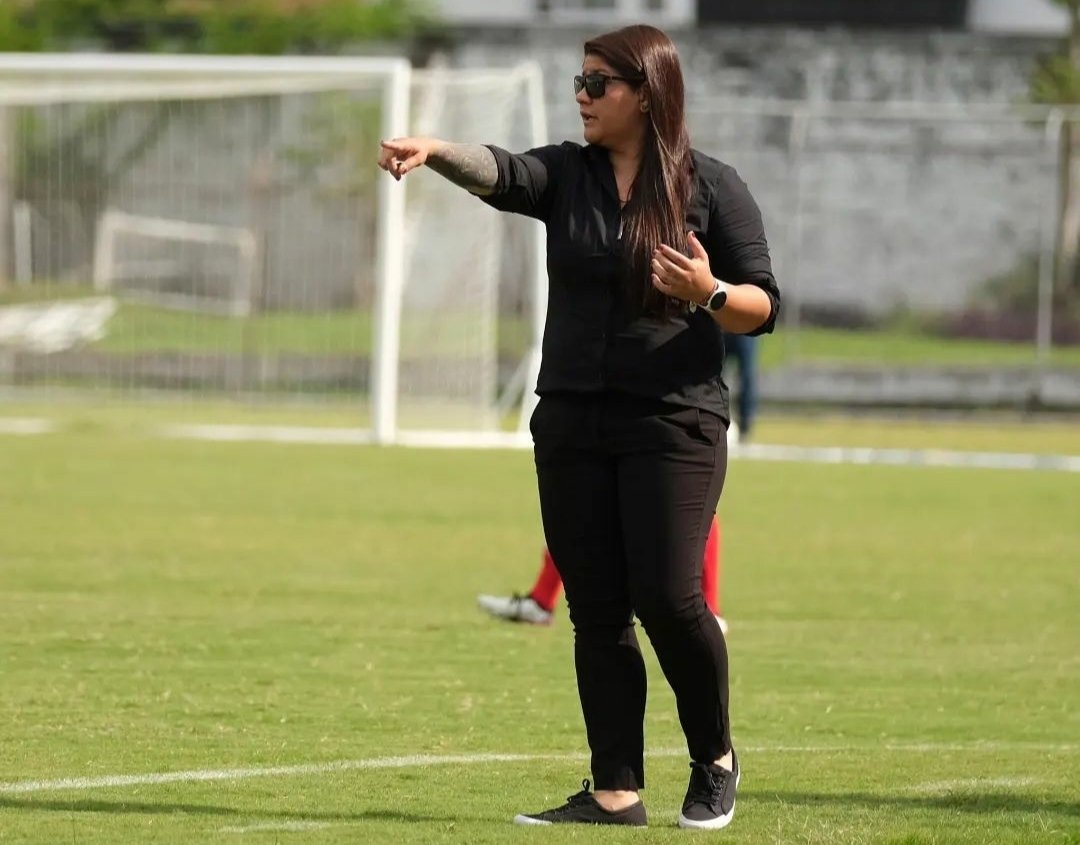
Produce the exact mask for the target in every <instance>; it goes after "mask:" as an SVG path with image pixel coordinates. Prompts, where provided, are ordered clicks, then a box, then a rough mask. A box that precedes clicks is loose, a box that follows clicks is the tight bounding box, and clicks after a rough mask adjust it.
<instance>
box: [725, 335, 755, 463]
mask: <svg viewBox="0 0 1080 845" xmlns="http://www.w3.org/2000/svg"><path fill="white" fill-rule="evenodd" d="M724 353H725V360H727V361H730V360H734V361H735V363H736V364H737V365H738V367H739V382H738V388H737V389H736V391H735V419H734V420H733V422H732V425H731V427H730V428H729V429H728V443H729V444H737V443H740V442H742V441H743V440H746V439H748V438H749V437H750V430H751V428H753V425H754V418H755V417H756V416H757V403H758V386H757V379H758V339H757V338H756V337H752V336H750V335H745V334H735V333H734V332H724ZM725 376H726V380H727V381H728V382H729V383H730V381H731V377H730V376H727V374H725Z"/></svg>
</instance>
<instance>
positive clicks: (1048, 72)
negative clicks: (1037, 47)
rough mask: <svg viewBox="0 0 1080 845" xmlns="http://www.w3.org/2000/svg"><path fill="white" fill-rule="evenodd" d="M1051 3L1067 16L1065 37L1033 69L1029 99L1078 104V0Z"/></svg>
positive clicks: (1079, 17)
mask: <svg viewBox="0 0 1080 845" xmlns="http://www.w3.org/2000/svg"><path fill="white" fill-rule="evenodd" d="M1052 2H1053V3H1055V4H1056V5H1058V6H1061V7H1063V8H1064V9H1065V10H1066V11H1067V12H1068V13H1069V20H1070V24H1071V25H1070V31H1069V37H1068V40H1067V41H1066V42H1065V44H1064V47H1063V49H1062V50H1060V51H1059V52H1057V53H1054V54H1052V55H1050V56H1047V57H1046V58H1044V59H1043V60H1042V61H1041V62H1040V63H1039V65H1038V66H1037V67H1036V69H1035V73H1034V75H1033V76H1032V79H1031V97H1032V99H1033V100H1034V101H1035V102H1036V103H1048V104H1069V105H1072V104H1080V0H1052Z"/></svg>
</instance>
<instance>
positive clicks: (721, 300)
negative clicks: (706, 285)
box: [698, 279, 727, 312]
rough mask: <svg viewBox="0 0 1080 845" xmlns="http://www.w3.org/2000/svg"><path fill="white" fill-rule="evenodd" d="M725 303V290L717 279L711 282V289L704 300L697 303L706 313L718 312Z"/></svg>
mask: <svg viewBox="0 0 1080 845" xmlns="http://www.w3.org/2000/svg"><path fill="white" fill-rule="evenodd" d="M726 303H727V288H725V287H724V284H723V282H721V281H720V280H719V279H714V280H713V289H712V293H710V294H709V295H708V296H707V297H705V299H703V300H702V301H701V302H699V303H698V305H699V306H700V307H702V308H704V309H705V310H706V311H710V312H711V311H719V310H720V309H721V308H723V307H724V305H725V304H726Z"/></svg>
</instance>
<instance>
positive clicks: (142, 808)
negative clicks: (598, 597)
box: [0, 798, 489, 823]
mask: <svg viewBox="0 0 1080 845" xmlns="http://www.w3.org/2000/svg"><path fill="white" fill-rule="evenodd" d="M0 809H7V810H25V811H29V812H47V813H48V812H53V813H131V814H136V815H151V816H153V815H175V814H179V813H187V814H190V815H193V816H222V817H230V818H240V819H254V820H259V821H261V820H265V819H286V820H288V821H294V822H295V821H303V822H365V821H367V822H370V821H387V822H416V823H422V822H445V823H451V822H461V821H489V819H481V818H479V817H474V818H470V817H464V816H461V815H455V816H436V815H426V814H424V813H410V812H404V811H401V810H389V809H384V808H371V809H366V810H357V811H356V812H350V813H333V812H330V813H320V812H305V811H303V810H288V811H286V810H281V811H274V810H265V809H262V808H259V809H257V810H249V809H243V808H240V807H218V806H214V805H212V804H179V803H178V804H169V803H149V802H146V801H100V800H91V799H80V800H71V801H63V800H44V801H43V800H41V799H39V798H0Z"/></svg>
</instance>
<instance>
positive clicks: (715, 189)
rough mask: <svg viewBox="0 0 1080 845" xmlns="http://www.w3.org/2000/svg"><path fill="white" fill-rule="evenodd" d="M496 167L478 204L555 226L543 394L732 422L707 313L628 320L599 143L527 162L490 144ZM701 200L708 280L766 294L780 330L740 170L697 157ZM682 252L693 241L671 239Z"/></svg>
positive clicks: (552, 149) (768, 325) (609, 180)
mask: <svg viewBox="0 0 1080 845" xmlns="http://www.w3.org/2000/svg"><path fill="white" fill-rule="evenodd" d="M490 149H491V151H492V152H493V153H494V154H495V159H496V161H497V162H498V165H499V179H498V183H497V184H496V186H495V189H494V192H493V193H492V194H489V195H487V196H483V197H481V199H482V200H483V201H484V202H486V203H487V204H488V205H490V206H492V207H494V208H497V209H499V210H501V211H513V212H516V213H518V214H524V215H527V216H529V217H534V218H536V219H537V220H541V221H543V222H544V223H545V225H546V226H547V269H548V279H549V291H548V306H547V323H546V326H545V329H544V343H543V356H542V360H541V365H540V376H539V379H538V381H537V386H536V392H537V393H538V394H540V395H541V396H543V395H545V394H549V393H566V392H571V393H594V392H599V391H615V392H619V393H629V394H633V395H636V396H646V397H650V398H655V399H661V400H664V401H666V402H671V403H673V404H677V405H684V406H690V407H697V408H702V409H704V410H706V411H710V412H713V413H716V414H719V415H720V416H722V417H723V418H724V419H725V420H727V419H729V412H728V390H727V387H726V385H725V384H724V382H723V380H722V378H721V371H722V369H723V365H724V342H723V336H722V332H721V330H720V327H719V326H718V325H717V324H716V322H715V321H714V320H713V318H712V317H711V316H710V315H709V313H708V312H706V311H704V310H703V309H697V310H696V311H694V312H689V313H684V314H678V315H675V316H670V317H653V316H642V315H635V314H631V313H629V309H628V308H627V305H626V297H625V295H624V294H623V287H622V285H623V282H622V278H623V275H622V269H623V261H624V259H623V258H622V250H621V241H620V234H621V233H620V220H619V214H620V212H619V195H618V189H617V187H616V183H615V172H614V170H613V169H612V166H611V161H610V159H609V158H608V153H607V150H605V149H604V148H602V147H596V146H592V145H589V146H586V147H582V146H581V145H580V144H575V143H572V142H569V141H567V142H564V143H562V144H559V145H554V146H547V147H539V148H537V149H534V150H529V151H528V152H526V153H522V154H520V155H514V154H511V153H508V152H507V151H506V150H503V149H500V148H499V147H494V146H493V147H490ZM692 160H693V168H694V180H693V193H692V196H691V199H690V203H689V205H688V206H687V211H686V229H687V231H690V230H693V231H694V232H695V233H697V235H698V239H699V240H700V241H701V244H702V246H704V247H705V251H706V252H707V253H708V255H709V264H710V267H711V269H712V273H713V275H714V276H716V277H717V278H718V279H721V280H723V281H725V282H728V283H730V284H736V285H739V284H751V285H757V286H758V287H760V288H762V289H763V290H764V291H765V292H766V293H767V294H768V296H769V299H770V300H771V301H772V311H771V313H770V315H769V319H768V320H767V321H766V322H765V323H764V324H763V325H762V326H760V327H759V328H758V329H756V330H755V331H754V332H752V334H763V333H765V332H770V331H772V328H773V325H774V324H775V322H776V315H777V311H778V308H779V304H780V291H779V289H778V288H777V285H776V279H775V278H774V277H773V274H772V263H771V261H770V259H769V246H768V243H767V242H766V240H765V229H764V226H763V224H762V221H761V212H760V211H759V210H758V206H757V203H755V202H754V198H753V197H752V196H750V192H749V190H748V189H747V187H746V184H745V183H744V182H743V181H742V180H741V179H740V178H739V176H738V174H737V173H736V172H735V170H734V169H733V168H732V167H730V166H728V165H726V164H723V163H721V162H719V161H716V160H715V159H712V158H709V157H708V156H705V155H703V154H701V153H699V152H698V151H696V150H694V151H692ZM669 246H673V247H675V248H676V249H685V244H669Z"/></svg>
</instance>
